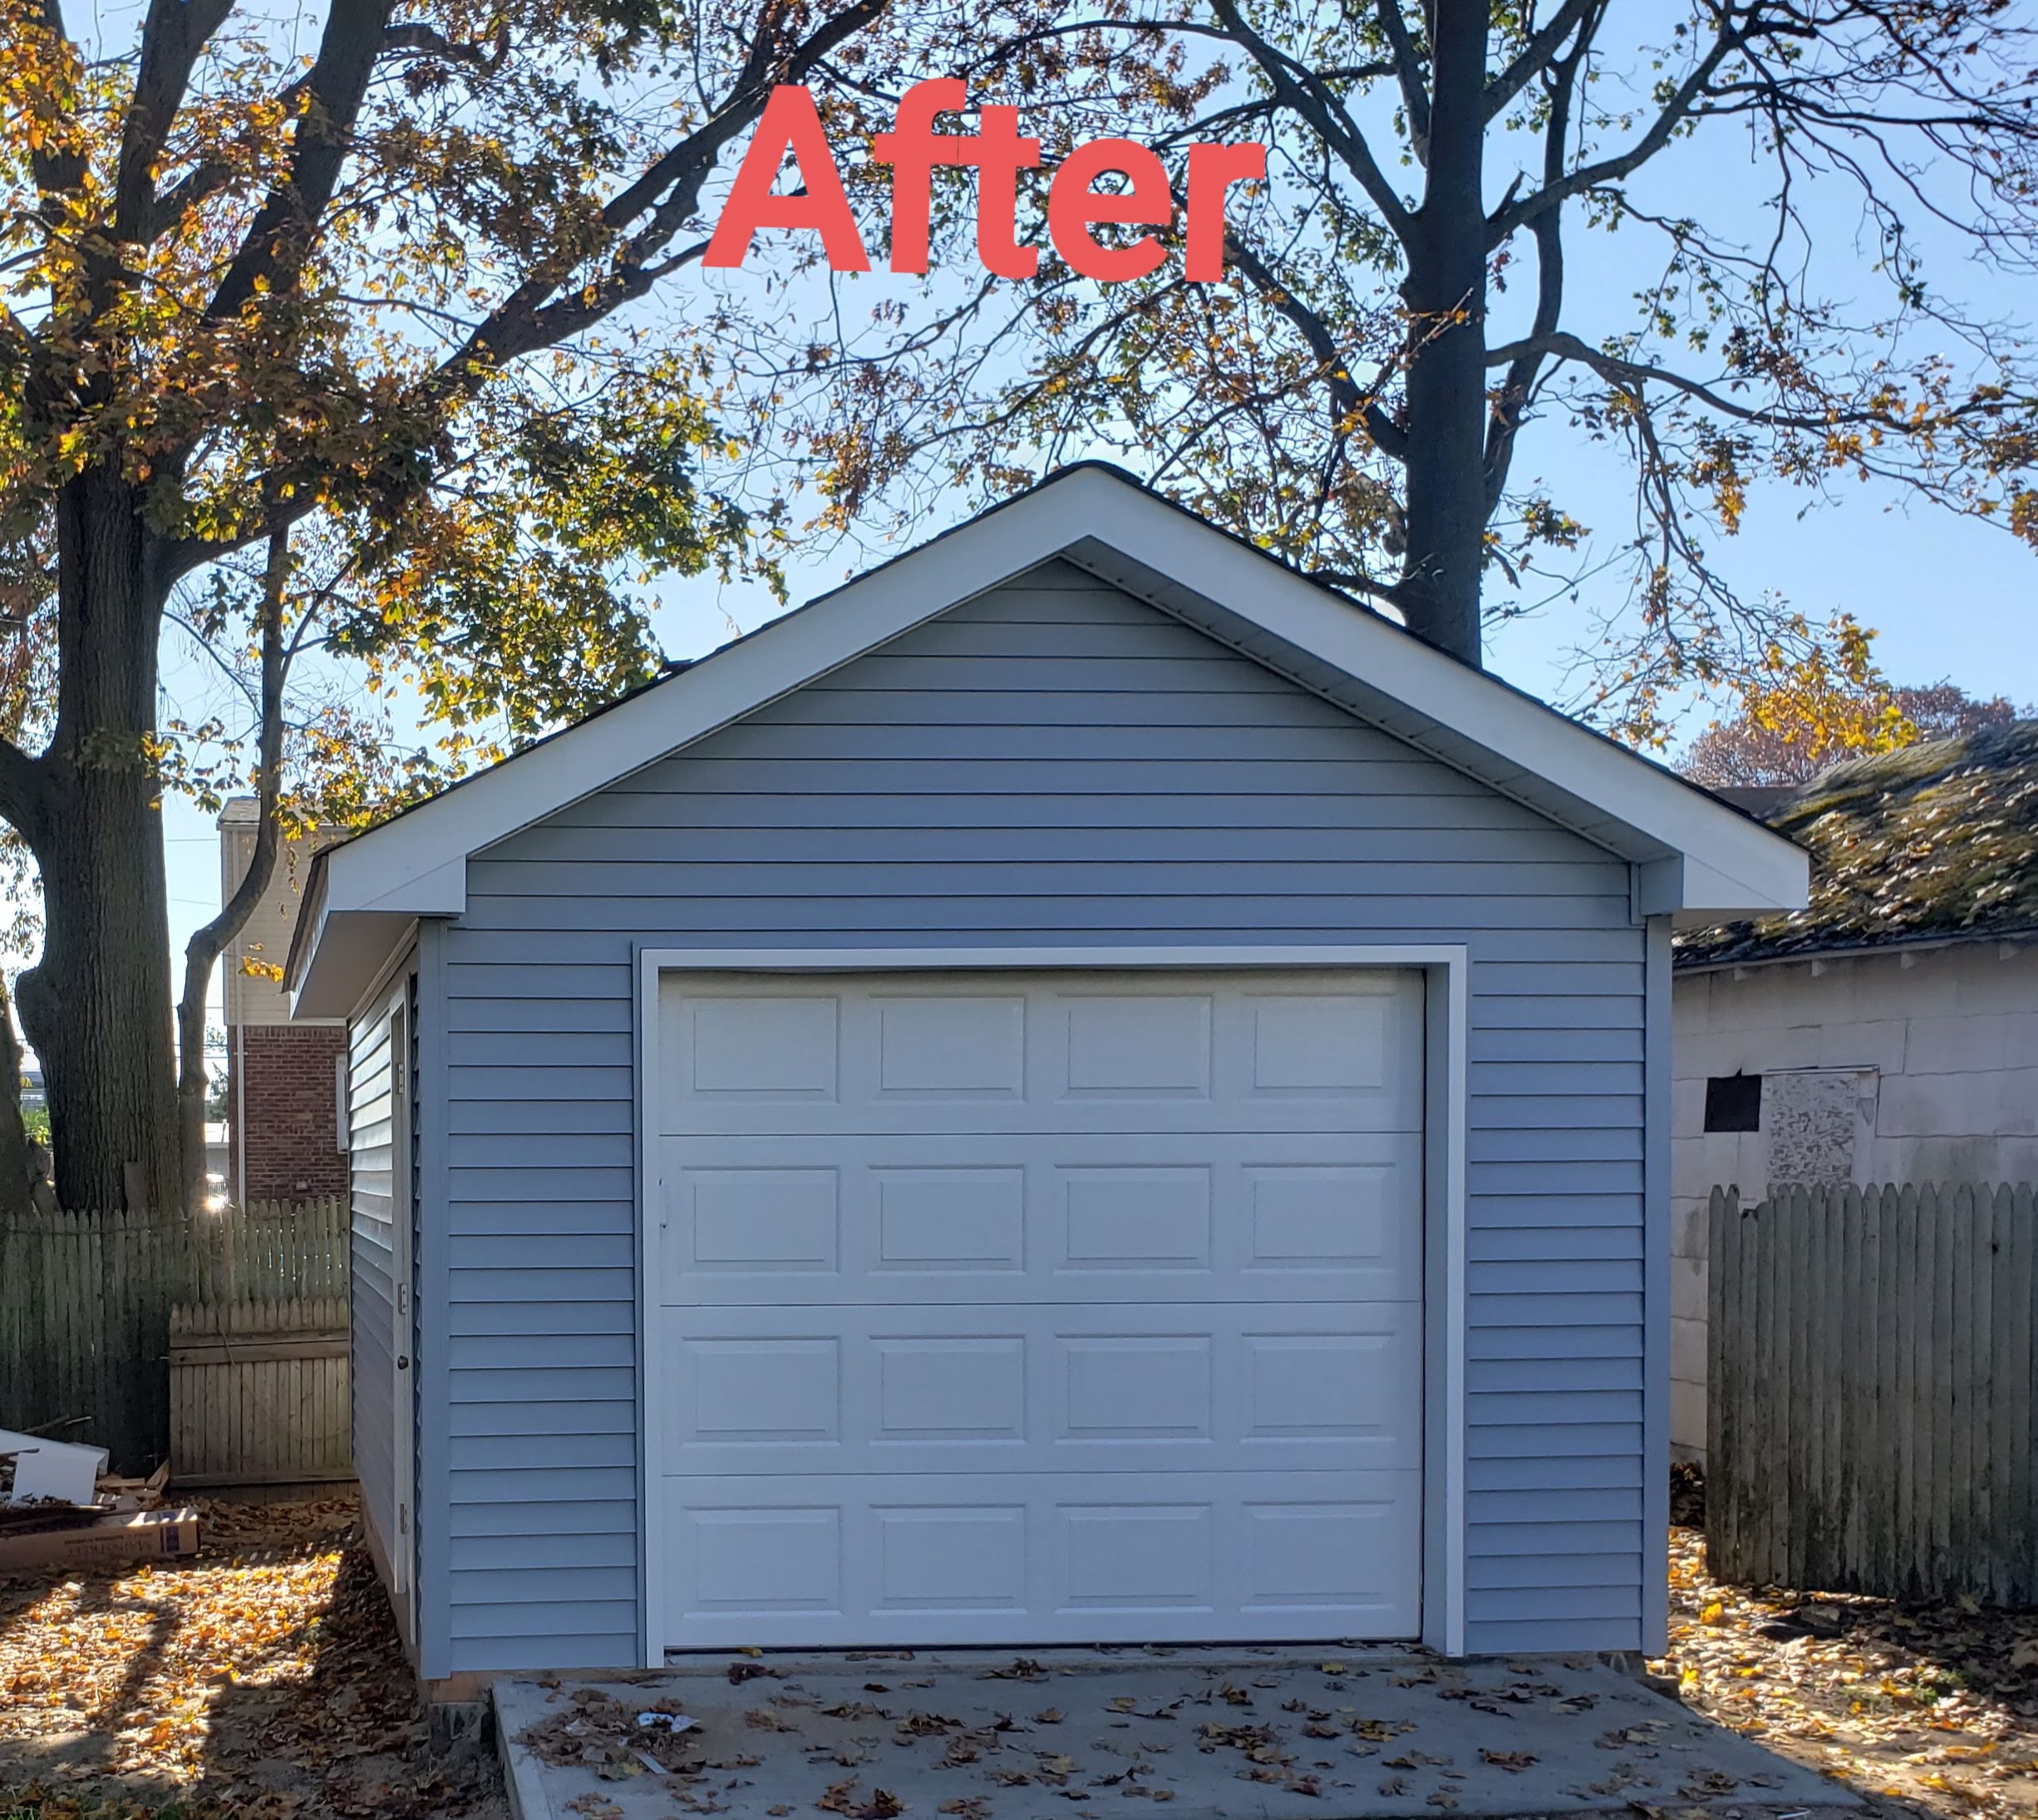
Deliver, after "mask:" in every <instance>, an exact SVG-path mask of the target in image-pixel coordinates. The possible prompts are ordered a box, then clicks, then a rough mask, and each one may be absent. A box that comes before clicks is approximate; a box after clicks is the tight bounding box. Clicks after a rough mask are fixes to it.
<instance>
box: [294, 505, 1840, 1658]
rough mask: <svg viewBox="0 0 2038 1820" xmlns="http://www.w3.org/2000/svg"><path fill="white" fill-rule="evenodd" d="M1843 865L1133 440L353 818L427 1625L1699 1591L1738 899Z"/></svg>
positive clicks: (1618, 1615) (1456, 1645) (1585, 1618)
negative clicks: (1705, 1183) (1691, 1549)
mask: <svg viewBox="0 0 2038 1820" xmlns="http://www.w3.org/2000/svg"><path fill="white" fill-rule="evenodd" d="M1804 888H1805V868H1804V855H1803V854H1802V853H1799V851H1798V850H1797V849H1795V848H1794V847H1792V846H1791V845H1790V844H1789V843H1787V842H1785V841H1784V840H1782V839H1780V838H1779V837H1778V836H1777V835H1775V834H1773V833H1772V832H1771V831H1770V830H1769V829H1765V828H1764V827H1762V826H1761V825H1760V824H1757V823H1755V822H1753V821H1750V819H1747V818H1745V817H1744V816H1742V815H1740V814H1738V813H1737V812H1736V811H1735V810H1734V809H1731V808H1730V807H1728V806H1727V805H1726V804H1722V803H1720V802H1717V801H1716V800H1714V799H1712V798H1711V797H1709V796H1707V795H1706V794H1705V793H1704V792H1703V791H1701V790H1698V789H1694V788H1693V787H1692V786H1691V785H1688V784H1686V783H1685V782H1683V781H1682V780H1680V779H1678V778H1676V776H1674V775H1671V774H1669V773H1667V772H1666V771H1663V770H1661V769H1659V768H1658V767H1656V766H1655V765H1652V764H1650V763H1649V762H1648V761H1647V760H1645V759H1643V758H1642V757H1639V756H1637V755H1636V754H1634V753H1632V752H1630V751H1627V750H1622V748H1620V747H1618V746H1617V745H1614V744H1612V742H1611V741H1609V740H1605V739H1603V738H1602V737H1600V736H1599V735H1597V734H1595V733H1593V732H1592V731H1591V730H1589V729H1588V728H1586V727H1584V726H1579V725H1578V724H1577V723H1576V722H1574V721H1569V720H1567V719H1565V718H1564V717H1563V716H1561V715H1558V714H1556V713H1554V712H1553V711H1551V710H1550V709H1549V708H1548V707H1546V706H1543V704H1542V703H1540V702H1538V701H1533V700H1532V699H1531V698H1529V697H1528V696H1524V695H1522V694H1520V693H1519V692H1518V691H1514V690H1513V689H1511V688H1509V686H1507V685H1506V684H1505V683H1504V682H1503V681H1499V680H1498V679H1496V678H1495V677H1494V676H1489V675H1485V674H1483V673H1481V672H1479V671H1474V670H1471V669H1469V668H1467V667H1465V665H1463V664H1460V663H1458V662H1454V661H1453V660H1452V659H1450V658H1449V657H1445V656H1443V655H1442V654H1441V653H1440V652H1437V651H1435V650H1434V649H1432V648H1431V647H1428V646H1426V645H1424V644H1423V643H1422V642H1420V640H1417V639H1415V638H1411V637H1409V636H1408V634H1407V633H1406V632H1404V631H1403V630H1402V629H1401V627H1399V626H1397V625H1396V624H1395V623H1394V622H1392V621H1391V620H1390V619H1388V618H1386V617H1381V615H1379V614H1377V613H1374V612H1368V611H1367V610H1366V609H1365V608H1364V607H1362V606H1361V605H1360V604H1358V603H1356V602H1354V601H1353V600H1351V599H1350V598H1346V597H1344V596H1342V595H1341V594H1338V593H1335V592H1333V591H1332V590H1331V589H1328V588H1324V587H1322V586H1320V585H1318V584H1317V583H1315V582H1313V581H1312V580H1311V579H1310V578H1308V577H1307V576H1304V575H1301V574H1297V573H1295V572H1293V571H1292V570H1290V569H1287V568H1283V567H1282V565H1281V564H1280V563H1277V562H1275V561H1273V559H1272V558H1269V557H1268V555H1266V554H1265V553H1263V552H1262V551H1259V550H1257V549H1254V548H1250V547H1248V546H1247V545H1244V544H1240V543H1238V542H1237V541H1236V540H1234V539H1231V538H1229V537H1227V536H1226V535H1224V534H1223V533H1221V532H1219V531H1218V530H1216V529H1213V527H1211V526H1210V525H1209V524H1204V523H1203V522H1201V521H1199V519H1195V518H1194V517H1192V516H1191V515H1189V514H1187V513H1185V512H1184V511H1182V510H1180V509H1179V508H1177V507H1175V506H1174V505H1172V504H1169V503H1168V502H1167V501H1166V500H1164V499H1160V498H1159V497H1157V496H1155V495H1154V494H1151V493H1149V492H1148V491H1146V490H1145V489H1143V488H1141V487H1140V486H1139V485H1136V484H1135V483H1134V482H1133V481H1131V480H1129V479H1128V478H1127V477H1126V476H1125V475H1122V474H1120V473H1117V472H1115V471H1114V470H1105V469H1101V468H1099V467H1095V466H1082V467H1077V468H1074V469H1071V470H1067V471H1066V472H1065V473H1062V474H1061V475H1056V476H1055V477H1054V478H1052V479H1051V480H1047V481H1046V482H1043V483H1042V484H1041V485H1040V486H1038V487H1036V488H1035V489H1032V490H1031V491H1030V492H1027V493H1026V494H1021V495H1019V496H1017V497H1015V498H1014V499H1011V500H1009V501H1007V502H1006V503H1005V504H1001V505H1000V506H998V507H997V509H994V510H992V511H988V512H986V513H983V514H980V515H979V516H977V518H975V519H971V520H970V521H969V522H968V523H967V524H962V525H959V526H957V527H956V528H955V529H953V531H950V532H948V533H946V534H943V535H942V536H939V537H937V538H934V539H931V540H929V541H928V542H927V543H925V544H922V545H919V546H918V547H917V548H913V549H911V550H908V551H907V552H905V553H903V554H901V555H899V556H898V557H896V558H893V560H891V561H889V562H887V563H884V564H882V565H880V566H879V567H877V568H873V569H871V570H869V572H867V573H864V574H862V575H860V576H858V577H857V578H854V579H853V580H851V581H849V582H847V583H844V585H843V586H842V587H840V588H837V589H835V590H834V591H833V592H832V593H826V594H823V595H821V596H820V597H819V598H816V599H814V600H811V601H810V602H808V603H805V605H803V606H801V607H799V608H798V609H796V610H795V611H793V612H788V613H786V614H785V615H784V616H783V617H780V618H778V619H775V620H774V621H772V622H770V623H769V624H767V625H765V626H763V627H761V628H759V629H758V630H756V631H755V632H751V633H749V634H748V635H746V636H745V637H741V638H738V639H736V640H735V641H733V642H731V643H729V644H727V645H726V646H724V647H721V649H719V650H717V651H716V652H712V653H711V654H710V655H708V656H706V657H702V658H701V659H700V660H699V661H697V662H693V663H691V664H689V665H687V666H685V667H676V668H674V669H673V670H672V671H671V672H670V673H669V674H667V675H665V676H662V678H661V679H660V680H658V681H655V682H653V683H651V684H649V685H648V686H646V687H645V688H643V689H642V690H641V691H638V692H637V693H636V694H634V695H632V696H628V697H627V698H626V699H624V700H623V701H619V702H617V703H615V704H614V705H613V706H610V707H608V708H606V709H604V710H603V711H601V712H599V713H597V714H594V715H592V716H589V717H588V719H586V720H585V721H582V722H580V723H578V725H576V726H571V727H569V728H565V729H564V730H561V731H559V733H557V734H555V735H551V736H550V737H549V738H547V739H544V740H539V741H538V742H536V743H535V744H534V745H530V746H529V748H527V749H526V750H522V751H520V752H518V753H516V754H515V755H513V756H511V757H509V758H508V759H506V760H504V761H503V762H501V763H500V764H499V765H494V766H492V767H490V769H487V770H483V771H481V772H480V773H478V774H476V775H474V776H472V777H470V778H468V779H466V780H464V781H463V782H461V783H460V784H459V785H456V786H455V787H454V788H452V789H447V790H446V791H444V792H443V793H441V794H439V795H438V796H436V797H434V798H432V799H430V800H428V801H426V802H424V803H421V804H418V805H416V806H415V807H413V808H411V809H406V810H405V811H404V812H403V813H402V814H397V815H395V816H393V817H391V819H387V820H386V821H384V822H382V823H381V824H379V825H377V826H376V827H374V828H372V829H370V830H368V831H367V833H365V834H362V835H360V836H359V837H357V839H352V840H349V841H347V842H345V843H342V844H338V845H336V846H333V847H331V848H328V849H325V850H324V851H322V853H319V854H318V856H317V858H315V859H314V860H313V864H312V868H311V870H310V873H309V874H308V880H307V885H306V898H305V905H304V908H303V912H301V913H300V915H299V917H298V921H297V936H296V937H295V940H294V942H293V948H292V952H291V955H290V958H289V963H288V970H287V971H288V976H289V986H290V990H291V992H292V995H293V997H292V1003H293V1012H294V1013H295V1015H298V1016H304V1017H330V1018H344V1019H345V1020H346V1021H347V1025H348V1028H349V1031H350V1038H351V1053H352V1057H353V1058H354V1060H353V1063H352V1069H353V1079H352V1083H351V1086H350V1091H349V1095H348V1099H347V1109H348V1111H347V1116H348V1119H349V1120H350V1124H349V1128H348V1130H347V1141H348V1143H349V1144H350V1146H351V1148H352V1160H351V1163H350V1179H351V1182H352V1200H353V1232H354V1245H353V1260H352V1313H351V1322H350V1325H351V1331H352V1358H353V1367H352V1384H353V1395H354V1424H353V1452H354V1458H355V1461H356V1463H357V1470H358V1472H359V1475H360V1479H361V1488H362V1514H363V1518H364V1522H365V1526H366V1527H367V1532H368V1535H369V1538H370V1543H371V1546H372V1547H373V1548H374V1549H375V1550H376V1552H377V1556H378V1559H379V1560H380V1561H381V1562H382V1567H383V1572H384V1573H385V1576H386V1578H387V1580H388V1581H389V1583H390V1584H391V1586H392V1587H395V1588H397V1589H399V1596H397V1598H396V1601H395V1604H396V1618H397V1622H398V1624H399V1626H401V1628H402V1630H403V1631H404V1634H405V1636H406V1642H408V1644H409V1645H410V1646H411V1649H412V1650H413V1652H414V1654H415V1656H416V1660H417V1663H418V1669H419V1673H420V1675H421V1676H422V1677H423V1678H424V1679H425V1680H426V1681H427V1682H428V1683H431V1685H433V1686H434V1687H435V1688H437V1689H439V1690H442V1691H445V1692H447V1693H449V1694H451V1695H455V1697H461V1698H465V1697H470V1693H463V1692H461V1691H460V1690H472V1689H473V1688H475V1686H477V1685H480V1682H481V1681H482V1680H483V1679H485V1677H488V1676H490V1675H496V1674H500V1673H505V1672H514V1673H524V1672H533V1671H542V1670H562V1671H564V1670H612V1669H619V1668H629V1667H654V1668H655V1667H658V1666H660V1665H663V1664H665V1663H666V1662H667V1660H671V1659H672V1658H674V1657H675V1656H677V1655H683V1654H684V1653H685V1652H687V1651H691V1650H719V1649H725V1648H727V1647H730V1646H732V1645H734V1646H739V1647H754V1648H764V1649H770V1648H774V1647H782V1648H786V1649H825V1648H830V1647H839V1648H843V1649H848V1650H863V1649H883V1648H888V1647H889V1648H898V1647H909V1648H918V1647H921V1646H923V1645H925V1646H928V1647H939V1646H945V1645H987V1646H997V1647H1002V1648H1009V1649H1016V1650H1024V1649H1026V1648H1028V1647H1031V1646H1040V1647H1046V1646H1051V1645H1068V1646H1082V1645H1100V1646H1109V1645H1138V1644H1159V1645H1169V1644H1181V1643H1218V1644H1225V1643H1236V1642H1241V1641H1258V1640H1267V1641H1282V1640H1285V1641H1303V1640H1329V1639H1341V1638H1346V1637H1350V1638H1369V1639H1371V1638H1376V1639H1381V1640H1389V1639H1408V1638H1415V1639H1417V1640H1420V1643H1421V1644H1423V1645H1425V1646H1427V1647H1429V1648H1431V1649H1434V1650H1438V1651H1440V1652H1441V1653H1443V1654H1445V1655H1468V1654H1479V1655H1517V1654H1529V1653H1534V1652H1538V1651H1552V1652H1561V1653H1570V1652H1577V1651H1588V1650H1627V1651H1635V1650H1641V1651H1645V1652H1651V1653H1653V1652H1655V1651H1657V1650H1660V1649H1661V1643H1662V1639H1663V1637H1664V1635H1665V1626H1666V1590H1665V1588H1666V1578H1665V1576H1666V1537H1667V1517H1668V1512H1667V1484H1668V1454H1667V1436H1668V1395H1669V1345H1670V1333H1671V1322H1670V1300H1671V1297H1670V1291H1671V1274H1670V1272H1671V1256H1670V1242H1669V1238H1670V1235H1669V1225H1668V1188H1669V1163H1670V1111H1669V1109H1670V1091H1671V1070H1670V1060H1669V1041H1670V952H1671V927H1672V923H1673V921H1674V920H1675V919H1676V918H1677V917H1691V918H1696V919H1701V920H1703V921H1705V922H1723V921H1727V920H1730V919H1731V918H1732V917H1734V916H1735V915H1739V914H1748V913H1766V912H1768V911H1770V910H1772V909H1776V908H1793V907H1795V906H1797V905H1799V904H1801V903H1803V902H1804ZM392 1085H393V1087H394V1088H395V1089H396V1103H398V1104H401V1106H402V1107H403V1108H404V1109H405V1114H406V1117H405V1119H403V1120H401V1121H400V1122H399V1123H398V1124H396V1125H392V1122H391V1120H390V1119H388V1117H387V1116H386V1107H387V1106H388V1104H390V1103H391V1088H392Z"/></svg>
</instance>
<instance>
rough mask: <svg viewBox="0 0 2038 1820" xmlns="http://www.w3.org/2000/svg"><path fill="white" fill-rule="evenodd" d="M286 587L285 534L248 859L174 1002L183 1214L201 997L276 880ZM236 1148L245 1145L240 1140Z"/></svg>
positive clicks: (275, 552) (270, 603)
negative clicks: (251, 849) (230, 944)
mask: <svg viewBox="0 0 2038 1820" xmlns="http://www.w3.org/2000/svg"><path fill="white" fill-rule="evenodd" d="M289 581H290V533H289V531H288V529H287V528H286V529H283V530H280V531H278V532H276V533H275V534H273V536H271V538H270V539H269V549H268V564H267V567H266V568H265V570H264V573H263V584H262V604H261V607H260V609H259V614H258V625H259V632H260V641H261V647H262V685H261V696H260V700H259V701H258V704H257V711H258V716H259V719H260V722H261V725H260V726H259V728H258V731H257V735H256V740H257V747H258V750H257V755H256V759H255V788H256V792H257V794H256V805H257V810H256V817H255V844H254V853H252V854H250V855H249V860H248V870H247V872H246V873H244V874H243V876H242V878H241V879H240V882H239V883H238V884H237V885H235V887H234V891H233V893H232V895H231V896H230V897H229V898H228V899H227V901H226V902H225V903H224V904H223V905H222V906H221V907H220V909H219V915H218V916H216V917H214V918H213V919H212V920H211V922H208V923H206V924H205V925H204V927H202V928H199V929H196V930H194V931H193V932H192V935H191V939H190V941H189V942H186V943H185V950H184V991H183V994H182V996H180V998H179V999H178V1001H177V1123H178V1130H179V1137H180V1142H181V1144H182V1145H183V1149H184V1182H185V1206H186V1207H189V1208H199V1207H203V1206H204V1204H205V1098H206V1093H207V1090H208V1089H209V1087H210V1086H211V1085H212V1083H211V1080H210V1078H209V1076H208V1075H207V1074H206V1071H205V994H206V992H207V991H208V989H209V987H210V986H211V984H212V970H213V969H214V967H216V966H218V965H219V956H220V953H221V952H222V951H223V950H224V948H225V947H226V945H227V943H228V942H231V941H232V940H233V939H234V937H235V936H237V935H239V933H240V932H241V931H242V930H243V929H244V928H245V927H247V924H248V919H249V917H251V916H252V915H254V908H255V906H256V905H257V904H258V903H260V902H261V901H262V894H263V893H264V892H265V891H267V890H268V888H269V881H270V880H271V879H272V878H274V877H275V876H276V852H277V849H278V846H279V845H280V844H281V842H280V839H279V838H278V836H279V830H278V828H277V825H276V799H277V796H278V792H279V791H280V790H281V789H282V785H283V775H282V773H283V685H284V682H285V681H287V679H288V674H289V667H290V660H289V656H288V652H287V651H286V649H285V647H284V642H283V595H284V591H285V589H286V588H288V585H289ZM241 1141H242V1142H243V1143H245V1142H246V1141H247V1137H246V1134H245V1133H243V1134H242V1139H241Z"/></svg>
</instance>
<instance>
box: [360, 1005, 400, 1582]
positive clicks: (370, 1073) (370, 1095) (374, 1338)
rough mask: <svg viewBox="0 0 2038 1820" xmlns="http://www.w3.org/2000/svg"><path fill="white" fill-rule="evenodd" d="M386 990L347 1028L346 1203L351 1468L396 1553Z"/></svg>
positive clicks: (385, 1543) (392, 1142) (372, 1518)
mask: <svg viewBox="0 0 2038 1820" xmlns="http://www.w3.org/2000/svg"><path fill="white" fill-rule="evenodd" d="M405 977H406V976H405V974H404V973H403V972H401V971H400V972H399V974H398V977H397V981H396V984H395V985H393V986H391V988H390V990H389V991H388V992H387V993H386V994H385V995H383V996H382V998H381V999H380V1000H379V1001H377V1003H376V1005H375V1006H373V1007H372V1009H369V1010H367V1011H364V1012H363V1013H362V1015H361V1016H359V1017H357V1018H356V1019H355V1020H354V1021H352V1024H351V1025H350V1026H349V1028H348V1031H347V1181H348V1189H347V1192H348V1196H349V1200H350V1204H351V1206H352V1213H353V1259H352V1262H353V1268H352V1277H351V1284H352V1286H351V1291H350V1295H351V1311H352V1327H353V1356H352V1372H351V1380H352V1397H353V1448H354V1471H355V1473H356V1475H357V1477H358V1478H359V1479H360V1481H361V1502H362V1510H363V1511H364V1513H366V1515H367V1519H368V1521H369V1522H371V1523H372V1524H373V1525H374V1527H375V1533H376V1538H377V1542H379V1543H380V1544H381V1545H382V1547H383V1548H384V1549H385V1550H387V1549H391V1548H394V1547H396V1546H397V1540H398V1538H397V1524H396V1455H395V1451H394V1449H395V1435H396V1419H395V1415H396V1412H395V1409H394V1407H393V1405H392V1403H391V1398H392V1396H393V1395H394V1394H395V1362H396V1313H395V1310H396V1296H395V1291H394V1285H393V1281H392V1276H391V1272H392V1260H393V1258H394V1257H395V1253H396V1245H395V1235H394V1231H393V1227H392V1224H391V1222H392V1220H393V1218H394V1215H395V1210H396V1192H395V1191H396V1181H395V1178H394V1174H393V1173H392V1172H393V1169H394V1166H395V1159H396V1153H397V1152H396V1126H395V1123H394V1113H393V1108H394V1104H395V1094H394V1087H395V1081H394V1078H393V1075H392V1072H391V1060H392V1058H391V1055H390V1045H389V1037H390V1017H391V1012H392V1011H394V1009H395V1007H396V1005H397V1004H398V1003H399V1002H400V1001H401V994H402V992H403V991H405V989H406V988H405Z"/></svg>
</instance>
